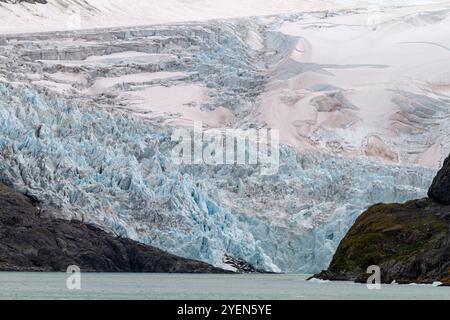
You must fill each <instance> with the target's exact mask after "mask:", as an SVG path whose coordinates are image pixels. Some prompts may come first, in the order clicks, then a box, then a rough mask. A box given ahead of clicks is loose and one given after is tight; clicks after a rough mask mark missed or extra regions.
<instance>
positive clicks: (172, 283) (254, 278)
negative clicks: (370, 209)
mask: <svg viewBox="0 0 450 320" xmlns="http://www.w3.org/2000/svg"><path fill="white" fill-rule="evenodd" d="M68 276H69V275H68V274H65V273H15V272H11V273H9V272H0V299H298V300H302V299H371V300H376V299H450V287H433V286H431V285H425V286H423V285H382V286H381V290H369V289H367V287H366V285H364V284H355V283H351V282H321V283H317V282H311V281H306V278H307V277H308V276H307V275H287V274H278V275H276V274H275V275H273V274H246V275H212V274H201V275H192V274H136V273H134V274H131V273H82V274H81V289H80V290H69V289H67V286H66V280H67V278H68Z"/></svg>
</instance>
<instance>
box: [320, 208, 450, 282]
mask: <svg viewBox="0 0 450 320" xmlns="http://www.w3.org/2000/svg"><path fill="white" fill-rule="evenodd" d="M371 265H378V266H379V267H380V269H381V281H382V282H383V283H391V282H392V281H393V280H395V281H396V282H397V283H433V282H435V281H440V282H442V283H443V284H444V285H450V206H445V205H442V204H439V203H437V202H435V201H433V200H432V199H421V200H414V201H410V202H407V203H405V204H378V205H375V206H373V207H371V208H369V209H368V210H367V211H366V212H364V213H363V214H362V215H361V216H360V217H359V218H358V219H357V220H356V222H355V224H354V225H353V227H352V228H351V229H350V231H349V232H348V233H347V235H346V236H345V238H344V239H343V240H342V241H341V243H340V244H339V247H338V249H337V252H336V254H335V255H334V257H333V260H332V262H331V264H330V266H329V268H328V270H326V271H322V272H321V273H320V274H318V275H315V276H314V277H317V278H321V279H326V280H351V281H356V282H365V281H366V280H367V278H368V277H369V276H370V274H367V273H366V271H367V268H368V267H369V266H371Z"/></svg>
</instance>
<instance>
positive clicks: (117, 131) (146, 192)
mask: <svg viewBox="0 0 450 320" xmlns="http://www.w3.org/2000/svg"><path fill="white" fill-rule="evenodd" d="M365 14H367V12H366V10H365V9H358V10H356V9H355V10H350V11H349V10H347V9H343V10H333V11H326V12H307V13H292V14H283V15H274V16H269V17H254V18H239V19H228V20H217V21H207V22H191V23H178V24H166V25H153V26H141V27H127V28H109V29H95V30H82V31H80V30H79V31H67V32H57V33H54V32H53V33H38V34H16V35H2V36H0V178H1V180H2V181H3V182H5V183H7V184H9V185H12V186H14V187H15V188H16V189H17V190H19V191H20V192H23V193H25V194H27V195H29V196H31V197H33V198H35V199H37V200H38V201H39V202H40V206H41V214H42V215H52V216H58V217H63V218H65V219H79V220H82V221H84V222H89V223H94V224H96V225H99V226H101V227H102V228H104V229H105V230H107V231H110V232H113V233H114V234H116V235H118V236H121V237H129V238H132V239H134V240H138V241H140V242H143V243H147V244H151V245H154V246H157V247H159V248H162V249H164V250H166V251H168V252H171V253H174V254H177V255H180V256H183V257H188V258H195V259H199V260H203V261H206V262H209V263H212V264H214V265H216V266H223V258H224V257H225V256H232V257H236V258H238V259H243V260H245V261H248V262H249V263H251V264H252V265H254V266H256V267H257V268H260V269H266V270H271V271H276V272H293V273H294V272H295V273H314V272H318V271H320V270H322V269H324V268H326V267H327V265H328V263H329V262H330V260H331V258H332V255H333V254H334V252H335V250H336V248H337V245H338V244H339V241H340V240H341V239H342V238H343V236H344V235H345V233H346V232H347V231H348V229H349V228H350V226H351V225H352V224H353V222H354V220H355V219H356V218H357V216H358V215H359V214H360V213H361V212H362V211H363V210H364V209H365V208H367V207H368V206H370V205H372V204H374V203H379V202H403V201H407V200H410V199H414V198H420V197H422V196H425V195H426V190H427V188H428V186H429V185H430V183H431V181H432V178H433V177H434V175H435V173H436V168H435V167H433V166H426V165H424V160H423V159H430V158H432V160H433V161H432V162H433V163H434V162H436V163H438V162H439V161H440V160H441V157H442V156H443V155H444V154H445V152H446V151H447V150H449V148H450V145H449V144H448V140H447V139H446V138H447V137H448V134H450V127H449V123H450V122H449V121H448V119H450V117H449V112H450V111H449V110H450V101H449V99H448V98H447V97H446V95H445V94H444V93H442V92H441V91H442V90H444V89H441V87H439V88H437V89H436V91H434V92H433V93H432V94H431V93H429V92H427V91H426V90H425V89H423V87H422V86H423V83H424V82H421V83H420V84H417V83H415V82H408V83H407V84H406V85H404V84H403V83H398V84H397V85H398V87H396V88H390V87H389V88H387V89H386V88H384V87H382V88H381V89H380V87H379V86H378V82H377V84H376V85H373V84H371V85H372V86H369V88H368V89H367V90H372V91H376V92H377V93H380V96H383V97H384V95H388V94H389V96H388V98H386V101H388V102H389V103H388V104H387V106H389V107H392V108H395V109H393V110H394V111H395V112H392V114H393V116H392V117H390V118H389V119H388V120H389V121H390V122H389V124H392V123H393V125H389V126H388V125H386V127H387V129H386V128H384V125H385V123H384V122H383V123H382V122H381V121H380V122H379V123H382V124H383V126H382V125H380V126H379V127H376V128H371V127H366V126H364V125H365V122H364V121H366V120H367V119H369V120H371V119H370V118H371V117H373V115H372V114H369V115H366V114H365V113H364V112H363V111H364V107H365V105H368V106H372V105H371V104H370V103H373V101H365V102H364V103H360V102H359V101H358V99H357V98H358V96H356V98H355V96H353V95H354V92H358V90H366V89H365V88H363V89H360V88H359V87H356V86H355V87H352V88H351V89H348V87H350V85H348V84H346V83H338V82H335V81H337V80H335V79H338V80H339V79H351V77H347V74H345V76H339V72H351V74H352V76H355V73H356V75H358V74H357V72H359V70H364V72H366V70H369V71H368V74H369V75H371V74H372V73H375V74H376V76H377V77H379V74H378V73H376V72H382V73H383V74H386V72H391V73H389V74H394V72H392V71H391V69H389V68H387V67H385V66H383V65H382V64H381V63H379V64H373V65H372V64H369V63H366V64H363V63H359V64H355V65H352V64H350V63H348V64H342V65H338V64H337V63H335V62H333V61H331V62H329V63H327V62H326V61H325V62H324V61H317V62H314V63H313V62H311V61H310V62H307V61H303V60H302V59H304V55H306V53H308V50H307V49H308V43H309V44H313V45H314V41H313V40H314V37H316V34H315V33H314V32H315V30H319V29H320V30H322V29H324V30H328V29H330V30H331V31H330V32H332V31H333V28H332V27H331V26H330V25H331V24H332V23H331V22H330V24H328V23H326V22H327V21H328V19H331V20H330V21H334V20H332V19H342V18H346V17H347V16H355V17H357V18H360V17H361V16H364V15H365ZM400 17H402V19H403V15H400ZM440 17H441V18H440V19H441V20H439V21H440V22H441V23H442V24H445V23H447V22H448V21H447V20H448V11H442V12H440ZM408 18H410V19H412V20H411V21H412V22H411V21H409V22H407V23H406V24H405V23H404V22H402V21H400V18H395V19H393V20H392V21H391V20H389V21H387V22H385V23H383V24H382V25H381V27H380V28H381V29H380V30H381V31H379V32H382V33H385V32H386V30H385V29H383V28H384V27H385V28H386V29H392V28H393V27H395V25H396V24H401V27H402V28H405V25H408V26H411V24H412V25H413V27H414V28H415V27H416V26H417V24H419V25H420V26H422V25H423V28H425V29H426V28H430V24H429V23H426V21H428V20H427V18H423V17H422V16H421V15H413V16H412V17H411V16H410V15H408ZM418 21H419V22H420V23H417V22H418ZM308 23H310V25H308ZM302 24H305V25H306V27H305V28H304V29H302V28H300V27H299V25H302ZM433 26H435V24H431V27H433ZM341 27H342V26H338V28H341ZM299 28H300V29H299ZM352 28H353V27H352ZM355 28H356V29H357V30H364V32H366V31H367V30H368V31H370V32H375V33H376V32H377V31H373V26H362V27H360V26H358V27H355ZM293 30H294V31H295V32H294V31H293ZM297 30H301V33H303V34H304V35H305V37H306V36H308V38H309V42H308V41H306V40H304V39H303V38H302V37H301V36H300V35H299V34H297V33H296V32H297ZM427 30H428V29H427ZM352 31H354V30H353V29H352ZM307 32H310V33H307ZM332 35H334V34H332ZM355 38H357V39H360V38H361V37H355ZM389 40H390V39H389ZM352 41H353V40H352ZM318 51H319V53H321V52H322V51H321V50H318ZM442 52H443V51H442ZM298 54H301V55H302V57H301V59H299V58H298V56H297V55H298ZM440 54H444V53H441V51H439V52H438V53H436V55H440ZM437 57H440V56H437ZM319 58H320V59H321V58H322V57H319ZM319 58H318V60H320V59H319ZM414 62H415V63H416V61H414ZM386 63H387V62H386ZM440 67H441V68H443V67H442V66H440ZM332 73H334V74H335V75H336V77H332V76H330V74H332ZM311 74H312V75H313V80H314V81H316V79H318V80H317V81H316V82H314V81H313V80H311V79H310V78H297V77H306V76H309V75H311ZM150 75H153V76H150ZM364 75H365V74H364ZM330 79H331V80H330ZM300 80H301V81H300ZM428 80H429V81H431V80H433V81H434V79H431V80H430V79H428ZM311 81H312V82H311ZM327 81H328V82H327ZM358 81H359V80H358ZM297 82H298V83H300V84H301V85H300V84H298V83H297ZM346 86H347V87H346ZM430 86H431V85H430ZM180 88H181V90H179V89H180ZM183 88H184V89H183ZM299 90H304V91H299ZM377 90H379V91H377ZM444 91H445V90H444ZM363 92H365V91H363ZM167 93H168V94H167ZM391 94H392V95H391ZM272 100H274V101H276V103H274V104H268V102H270V101H272ZM373 100H374V101H376V99H373ZM167 101H169V102H170V103H169V102H167ZM302 101H308V102H309V101H311V104H308V108H309V107H311V106H314V108H315V110H313V111H314V112H319V113H320V114H319V116H318V117H316V113H314V112H311V114H313V116H312V117H306V118H305V117H303V116H304V115H305V114H304V113H302V112H300V111H303V110H305V108H306V106H305V105H303V104H302V103H303V102H302ZM298 102H300V104H298ZM358 102H359V103H358ZM273 105H276V107H280V108H281V107H283V108H284V107H286V109H285V110H286V111H287V112H288V113H287V116H288V117H291V118H293V120H295V123H294V124H293V125H292V126H291V124H290V123H286V125H285V122H282V121H285V119H283V118H281V115H282V114H283V113H282V112H281V110H280V112H278V113H271V112H270V111H271V110H273ZM296 108H298V109H299V110H300V111H299V113H295V112H293V111H292V110H294V111H295V110H297V109H296ZM266 109H268V110H269V111H267V110H266ZM369 109H370V108H369ZM283 110H284V109H283ZM308 110H309V109H308ZM291 112H292V113H291ZM384 113H388V112H384ZM299 114H300V115H301V117H299V118H297V117H298V115H299ZM323 114H326V116H327V117H328V116H329V115H331V116H332V119H333V122H331V121H330V120H329V118H326V121H324V122H323V123H320V122H317V121H316V122H313V120H314V119H316V118H317V119H321V117H323ZM279 115H280V117H278V116H279ZM308 115H309V114H308ZM344 116H348V117H349V118H351V120H352V121H344V123H343V124H342V126H341V123H340V122H338V124H336V121H335V119H336V118H337V119H342V118H343V117H344ZM389 116H391V114H389ZM361 119H362V120H361ZM193 120H205V121H206V124H207V126H208V127H209V128H236V129H248V128H265V127H268V126H269V127H270V126H272V127H275V128H279V129H280V132H281V133H282V137H284V140H283V143H282V144H281V146H280V167H279V171H278V173H277V174H276V175H272V176H262V175H260V168H259V167H258V165H234V166H227V165H217V166H208V165H205V164H196V165H176V164H174V163H173V160H172V158H171V151H172V149H173V147H174V146H175V144H174V142H173V141H172V140H171V136H172V132H173V130H175V129H176V128H178V127H180V126H189V124H190V123H191V122H192V121H193ZM275 120H277V121H278V120H279V121H280V122H278V123H277V122H275V123H271V121H275ZM383 120H385V119H383ZM377 121H378V119H377ZM386 123H387V122H386ZM311 128H313V129H311ZM348 128H352V130H353V128H354V131H351V130H350V129H348ZM392 128H395V130H391V129H392ZM370 130H372V131H370ZM337 137H338V138H339V139H338V138H337ZM374 137H376V138H374ZM369 138H370V139H369ZM439 139H440V140H439ZM337 140H339V141H340V145H336V143H337ZM438 140H439V141H440V145H439V148H440V149H436V150H438V151H436V152H435V151H433V150H435V148H437V147H435V146H434V144H435V142H436V141H438ZM368 141H369V142H370V143H369V142H368ZM373 141H375V142H373ZM380 141H381V142H380ZM405 141H408V143H407V146H405ZM402 142H403V143H402ZM367 145H369V147H370V148H369V147H367ZM380 150H381V151H380ZM429 150H431V151H433V152H431V151H429ZM369 151H370V152H369ZM447 153H448V152H447ZM379 154H382V155H383V157H381V158H380V157H378V156H379ZM392 154H394V155H395V156H392V157H390V155H392ZM386 155H387V156H386ZM417 155H426V157H425V156H420V157H419V156H417ZM425 162H426V161H425Z"/></svg>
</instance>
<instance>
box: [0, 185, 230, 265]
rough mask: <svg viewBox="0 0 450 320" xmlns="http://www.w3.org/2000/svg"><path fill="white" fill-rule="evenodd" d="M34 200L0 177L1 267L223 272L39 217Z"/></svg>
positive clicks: (85, 227) (78, 224) (82, 226)
mask: <svg viewBox="0 0 450 320" xmlns="http://www.w3.org/2000/svg"><path fill="white" fill-rule="evenodd" d="M34 204H35V203H33V201H32V200H31V199H30V198H28V197H26V196H24V195H22V194H20V193H17V192H15V191H14V190H12V189H11V188H9V187H6V186H5V185H3V184H1V183H0V271H66V269H67V267H68V266H70V265H77V266H79V267H80V268H81V270H82V271H97V272H122V271H123V272H183V273H226V272H227V271H224V270H222V269H219V268H215V267H213V266H211V265H209V264H207V263H203V262H200V261H195V260H189V259H184V258H181V257H177V256H174V255H172V254H169V253H167V252H164V251H162V250H159V249H157V248H154V247H151V246H148V245H144V244H140V243H138V242H135V241H132V240H130V239H122V238H116V237H114V236H113V235H111V234H108V233H106V232H104V231H102V230H101V229H99V228H97V227H95V226H92V225H88V224H84V223H81V222H78V221H66V220H61V219H54V218H43V217H39V211H38V209H37V208H36V207H35V206H34Z"/></svg>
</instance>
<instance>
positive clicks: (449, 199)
mask: <svg viewBox="0 0 450 320" xmlns="http://www.w3.org/2000/svg"><path fill="white" fill-rule="evenodd" d="M428 196H429V197H430V198H432V199H434V200H436V201H437V202H440V203H443V204H450V156H449V157H448V158H447V159H446V160H445V162H444V166H443V167H442V169H441V170H440V171H439V172H438V174H437V175H436V178H434V180H433V183H432V184H431V187H430V190H429V191H428Z"/></svg>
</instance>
